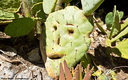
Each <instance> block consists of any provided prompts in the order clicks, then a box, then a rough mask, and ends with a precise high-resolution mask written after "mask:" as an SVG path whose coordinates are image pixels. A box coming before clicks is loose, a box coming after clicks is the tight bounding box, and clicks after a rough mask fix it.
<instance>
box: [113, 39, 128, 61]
mask: <svg viewBox="0 0 128 80" xmlns="http://www.w3.org/2000/svg"><path fill="white" fill-rule="evenodd" d="M112 51H113V52H114V53H117V54H118V55H119V56H120V57H122V58H125V59H128V39H126V40H123V41H120V42H119V43H118V45H117V46H115V48H113V49H112Z"/></svg>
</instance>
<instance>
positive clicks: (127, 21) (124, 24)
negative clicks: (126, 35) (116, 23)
mask: <svg viewBox="0 0 128 80" xmlns="http://www.w3.org/2000/svg"><path fill="white" fill-rule="evenodd" d="M127 25H128V18H126V19H125V21H124V23H123V24H121V30H122V29H124V28H125V27H127Z"/></svg>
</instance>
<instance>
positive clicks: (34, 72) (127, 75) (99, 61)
mask: <svg viewBox="0 0 128 80" xmlns="http://www.w3.org/2000/svg"><path fill="white" fill-rule="evenodd" d="M78 2H79V1H78V0H77V2H76V3H72V4H75V5H76V4H77V3H78ZM110 2H111V1H109V0H105V2H104V3H103V4H102V5H101V6H100V7H99V8H98V9H97V10H96V12H95V16H96V17H98V18H100V19H101V20H104V18H105V15H106V14H107V13H108V12H110V11H112V9H113V6H114V5H117V9H119V10H121V11H124V13H125V15H124V18H123V19H125V18H126V17H127V15H128V11H127V9H126V8H127V7H126V6H125V4H126V5H127V4H128V1H125V0H122V1H120V0H119V1H114V3H111V4H110ZM112 2H113V1H112ZM120 2H121V3H120ZM119 3H120V4H119ZM121 4H122V5H123V6H122V5H121ZM78 5H79V3H78ZM108 5H110V6H108ZM120 5H121V6H122V7H120ZM124 8H125V9H124ZM101 10H103V12H101ZM4 26H5V25H4ZM3 29H4V27H3V25H2V26H0V31H3ZM90 37H91V40H92V43H91V46H90V48H89V50H88V54H89V55H90V56H91V58H92V64H93V66H95V68H98V67H97V66H99V65H101V66H102V69H103V71H104V72H105V71H107V70H115V72H116V77H117V80H128V63H127V62H128V60H127V59H123V58H120V57H119V56H117V55H116V54H115V53H111V56H109V55H107V54H106V51H107V50H109V48H106V46H105V40H106V35H105V34H103V33H101V32H100V31H99V30H98V28H97V27H96V26H95V28H94V30H93V31H92V33H91V34H90ZM35 48H39V41H38V39H37V38H35V39H33V40H30V41H28V37H27V36H22V37H19V38H12V37H10V36H7V35H6V34H5V33H3V32H0V50H2V51H5V52H6V51H10V52H11V51H12V52H14V51H16V55H15V56H12V57H10V56H7V55H6V54H4V53H3V52H0V55H1V56H2V57H4V58H7V60H6V59H3V58H1V57H0V62H2V63H0V67H3V66H6V67H8V65H3V63H4V64H5V63H6V64H9V65H11V67H10V69H9V70H8V69H7V70H6V71H11V70H15V71H14V72H15V74H14V75H12V76H11V78H14V77H15V78H18V77H19V76H20V77H21V76H24V75H27V76H26V77H21V78H25V80H27V79H28V78H29V79H31V80H52V78H50V77H49V76H48V74H47V72H46V70H45V66H44V63H43V61H42V59H41V60H39V61H36V62H31V61H29V60H28V55H27V53H29V52H30V51H31V50H33V49H35ZM40 56H41V55H40ZM15 60H17V61H16V62H15ZM0 69H1V68H0ZM0 74H1V72H0ZM7 74H9V73H8V72H4V71H3V74H2V75H3V76H2V75H1V76H0V77H1V79H2V78H7V77H8V76H10V74H9V75H7ZM94 79H95V77H94ZM92 80H93V78H92ZM110 80H111V79H110Z"/></svg>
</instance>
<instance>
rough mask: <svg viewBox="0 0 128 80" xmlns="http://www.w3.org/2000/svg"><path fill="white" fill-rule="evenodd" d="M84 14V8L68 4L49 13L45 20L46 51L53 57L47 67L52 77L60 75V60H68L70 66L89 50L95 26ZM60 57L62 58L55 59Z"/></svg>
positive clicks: (48, 60)
mask: <svg viewBox="0 0 128 80" xmlns="http://www.w3.org/2000/svg"><path fill="white" fill-rule="evenodd" d="M69 13H70V14H69ZM58 16H59V17H58ZM83 16H84V14H83V12H82V10H80V9H78V8H77V7H75V6H68V7H66V8H65V9H63V10H59V11H56V12H53V13H50V14H49V16H48V18H47V20H46V22H45V25H46V36H47V38H46V53H47V56H48V57H50V58H51V59H47V62H46V69H47V71H48V73H49V75H51V76H52V77H55V76H57V75H59V64H60V62H62V63H63V61H64V60H66V62H67V64H68V67H69V68H70V67H71V66H74V65H75V64H77V62H78V61H80V59H81V58H82V57H83V56H84V54H85V52H86V51H87V50H88V48H89V45H90V38H89V37H88V34H89V33H90V32H91V31H92V29H93V26H92V24H91V23H90V22H89V21H88V19H87V18H86V17H85V16H84V17H83ZM58 57H59V58H61V59H58V60H54V59H53V58H58ZM57 66H58V69H57V68H56V67H57Z"/></svg>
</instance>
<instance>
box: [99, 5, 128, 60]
mask: <svg viewBox="0 0 128 80" xmlns="http://www.w3.org/2000/svg"><path fill="white" fill-rule="evenodd" d="M123 15H124V13H123V12H122V11H118V10H116V6H114V10H113V12H110V13H108V14H107V15H106V17H105V23H106V25H107V30H108V31H109V33H108V32H105V33H106V34H107V36H108V37H107V39H106V46H107V47H108V48H109V50H110V52H114V53H116V54H117V55H119V56H120V57H122V58H125V59H128V57H127V54H128V51H127V49H128V45H127V43H128V40H127V39H126V40H124V38H123V36H125V35H127V34H128V18H126V19H125V20H124V23H120V21H121V18H122V17H123ZM97 26H98V27H100V28H99V29H100V30H101V31H102V32H103V31H105V30H103V28H102V27H101V26H100V25H99V24H98V23H97ZM101 28H102V29H101ZM113 42H115V43H116V45H115V46H112V43H113Z"/></svg>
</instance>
